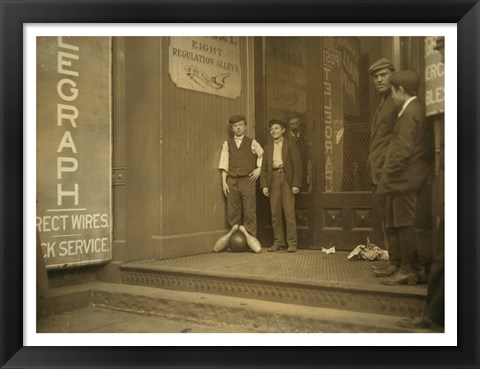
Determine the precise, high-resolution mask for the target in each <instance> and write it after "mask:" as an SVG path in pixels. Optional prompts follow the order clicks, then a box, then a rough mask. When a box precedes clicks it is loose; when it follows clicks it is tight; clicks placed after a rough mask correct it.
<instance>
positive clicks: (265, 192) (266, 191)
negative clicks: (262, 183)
mask: <svg viewBox="0 0 480 369" xmlns="http://www.w3.org/2000/svg"><path fill="white" fill-rule="evenodd" d="M262 192H263V194H264V195H265V196H267V197H269V196H270V192H268V188H267V187H263V188H262Z"/></svg>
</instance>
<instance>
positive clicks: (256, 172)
mask: <svg viewBox="0 0 480 369" xmlns="http://www.w3.org/2000/svg"><path fill="white" fill-rule="evenodd" d="M261 170H262V168H257V169H254V170H253V172H252V173H250V174H249V175H248V176H249V177H250V180H251V181H256V180H257V179H258V177H259V176H260V172H261Z"/></svg>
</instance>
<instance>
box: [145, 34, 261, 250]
mask: <svg viewBox="0 0 480 369" xmlns="http://www.w3.org/2000/svg"><path fill="white" fill-rule="evenodd" d="M169 42H170V39H169V38H162V39H161V44H162V46H161V58H162V63H161V64H162V67H161V78H160V79H161V81H162V82H161V83H162V86H161V104H162V111H161V141H162V163H161V166H162V186H163V187H162V210H161V212H162V222H161V225H160V227H159V228H157V229H156V230H155V231H156V233H155V234H154V237H153V239H154V254H155V256H156V257H161V258H162V257H173V256H179V255H186V254H194V253H200V252H208V251H210V250H211V249H212V248H213V243H214V242H215V240H216V239H217V238H218V237H219V236H220V235H221V234H223V233H224V232H225V229H226V226H227V223H226V211H225V198H224V196H223V193H222V188H221V176H220V172H219V170H218V169H217V167H218V161H219V158H220V151H221V146H222V144H223V142H224V141H225V140H226V139H227V137H228V134H229V133H228V132H229V131H228V118H229V117H230V116H231V115H233V114H244V115H246V116H247V117H248V115H249V114H248V111H249V110H248V106H247V104H248V99H249V97H248V96H249V93H248V88H249V86H247V73H248V70H249V68H248V66H247V53H246V39H245V38H241V39H240V63H241V68H242V76H241V94H240V97H239V98H237V99H230V98H226V97H221V96H215V95H210V94H207V93H202V92H198V91H191V90H187V89H183V88H178V87H177V86H176V85H175V84H174V83H173V81H172V79H171V77H170V75H169V72H168V71H169V66H168V63H169V55H168V47H169ZM247 119H248V120H249V122H248V131H247V134H248V135H250V136H253V135H254V125H253V122H252V121H251V119H249V117H248V118H247Z"/></svg>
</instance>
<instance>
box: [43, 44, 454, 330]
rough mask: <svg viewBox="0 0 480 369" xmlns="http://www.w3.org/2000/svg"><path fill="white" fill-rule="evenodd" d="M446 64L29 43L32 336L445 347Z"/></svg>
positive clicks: (393, 55) (280, 50)
mask: <svg viewBox="0 0 480 369" xmlns="http://www.w3.org/2000/svg"><path fill="white" fill-rule="evenodd" d="M444 56H445V37H444V36H443V35H440V36H438V35H432V36H355V35H352V36H324V37H318V36H316V37H313V36H310V37H309V36H293V37H292V36H277V37H275V36H264V37H262V36H244V37H241V36H171V37H165V36H162V37H153V36H152V37H147V36H142V37H128V36H126V37H119V36H115V37H103V36H98V37H95V36H89V37H84V36H83V37H82V36H73V37H71V36H60V35H59V36H56V37H54V36H45V37H37V38H36V239H37V247H36V255H37V265H36V268H37V269H36V280H37V300H36V310H37V321H36V331H37V333H340V332H341V333H432V332H435V333H443V332H444V331H445V330H444V321H445V317H444V303H445V294H444V244H445V242H444V224H445V223H444V218H445V217H444V198H445V191H444V154H445V149H444V122H445V115H444V111H445V110H444V104H445V98H444V96H445V88H444V75H445V70H444Z"/></svg>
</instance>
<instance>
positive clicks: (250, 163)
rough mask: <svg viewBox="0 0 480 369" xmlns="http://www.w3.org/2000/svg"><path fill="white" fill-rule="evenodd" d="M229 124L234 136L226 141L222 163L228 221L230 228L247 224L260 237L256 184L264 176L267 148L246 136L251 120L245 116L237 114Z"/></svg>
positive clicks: (249, 231) (252, 232)
mask: <svg viewBox="0 0 480 369" xmlns="http://www.w3.org/2000/svg"><path fill="white" fill-rule="evenodd" d="M228 123H229V125H230V130H231V131H232V133H233V137H231V138H229V139H228V140H227V141H225V142H224V143H223V146H222V152H221V154H220V163H219V164H218V169H220V171H221V173H222V189H223V194H224V195H225V197H226V198H227V221H228V224H229V225H230V227H233V226H234V225H235V224H237V225H241V224H243V225H244V226H245V228H246V230H247V232H248V233H250V235H252V236H254V237H256V236H257V206H256V194H255V188H256V187H255V183H256V181H257V179H258V177H259V176H260V170H261V166H262V157H263V149H262V147H261V146H260V144H259V143H258V142H257V141H256V140H254V139H252V138H250V137H248V136H246V135H245V132H246V130H247V119H246V118H245V117H244V116H243V115H233V116H232V117H230V119H229V121H228ZM242 214H243V222H242Z"/></svg>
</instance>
